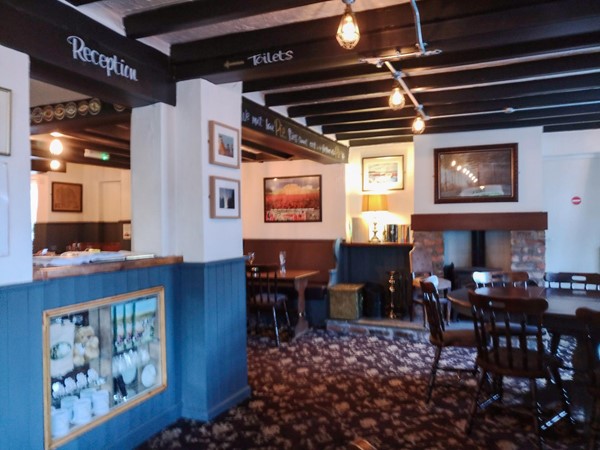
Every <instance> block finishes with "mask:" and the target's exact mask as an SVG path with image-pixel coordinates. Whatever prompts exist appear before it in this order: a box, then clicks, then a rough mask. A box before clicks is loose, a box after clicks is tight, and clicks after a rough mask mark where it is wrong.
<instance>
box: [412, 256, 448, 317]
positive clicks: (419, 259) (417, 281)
mask: <svg viewBox="0 0 600 450" xmlns="http://www.w3.org/2000/svg"><path fill="white" fill-rule="evenodd" d="M408 259H409V264H410V273H411V279H412V294H411V295H409V305H408V313H409V318H410V321H411V322H412V321H413V319H414V304H415V303H416V304H420V305H422V301H421V298H422V292H421V281H423V280H424V279H425V278H427V277H430V276H432V275H435V274H434V273H433V262H432V260H431V255H430V254H429V252H427V251H426V250H425V249H424V248H422V247H413V248H412V250H411V251H410V252H409V253H408ZM437 283H438V285H437V288H438V290H440V291H442V292H446V291H447V290H448V289H451V288H452V283H451V282H450V280H447V279H445V278H441V277H438V278H437ZM448 308H449V309H450V305H449V306H448ZM449 314H450V313H449ZM449 317H450V316H449ZM425 324H426V320H425V310H423V326H425Z"/></svg>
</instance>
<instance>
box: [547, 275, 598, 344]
mask: <svg viewBox="0 0 600 450" xmlns="http://www.w3.org/2000/svg"><path fill="white" fill-rule="evenodd" d="M544 286H545V287H547V288H552V289H570V290H573V291H576V290H582V289H585V290H592V291H596V290H599V289H600V274H598V273H583V272H579V273H578V272H546V273H545V274H544ZM550 334H551V338H550V351H551V352H552V354H554V355H555V354H556V352H557V351H558V346H559V344H560V338H561V333H559V332H557V331H555V330H550Z"/></svg>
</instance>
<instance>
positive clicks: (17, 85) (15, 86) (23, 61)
mask: <svg viewBox="0 0 600 450" xmlns="http://www.w3.org/2000/svg"><path fill="white" fill-rule="evenodd" d="M0 87H2V88H4V89H9V90H10V91H11V108H10V152H11V154H10V156H0V164H1V165H3V166H4V168H5V169H6V170H3V172H4V173H6V175H7V176H6V178H7V180H6V181H7V182H6V183H5V184H6V186H5V187H6V189H7V192H0V196H4V198H5V199H7V200H6V201H7V203H8V205H7V206H8V207H7V208H6V210H7V211H8V214H7V215H4V214H3V215H2V217H0V221H2V223H1V224H0V232H3V233H4V234H5V236H0V239H4V241H5V242H6V241H8V248H7V251H6V252H2V254H1V255H0V285H8V284H15V283H24V282H28V281H31V279H32V269H31V267H32V246H31V244H32V243H31V214H30V209H29V207H28V205H29V191H30V188H29V183H30V181H29V174H30V170H31V147H30V143H29V57H28V56H27V55H26V54H24V53H20V52H17V51H14V50H11V49H8V48H6V47H2V46H0ZM0 189H2V187H0ZM6 233H7V235H6Z"/></svg>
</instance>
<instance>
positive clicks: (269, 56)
mask: <svg viewBox="0 0 600 450" xmlns="http://www.w3.org/2000/svg"><path fill="white" fill-rule="evenodd" d="M247 59H248V60H250V61H251V62H252V65H253V66H254V67H256V66H260V65H261V64H273V63H277V62H285V61H290V60H292V59H294V50H285V51H284V50H279V51H278V52H273V53H271V52H265V53H257V54H256V55H252V56H249V57H248V58H247Z"/></svg>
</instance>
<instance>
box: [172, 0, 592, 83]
mask: <svg viewBox="0 0 600 450" xmlns="http://www.w3.org/2000/svg"><path fill="white" fill-rule="evenodd" d="M574 1H575V3H577V5H576V7H574V8H572V9H571V8H570V7H569V8H567V10H566V11H565V8H564V7H565V3H564V2H560V1H558V2H547V3H544V4H543V5H540V4H533V5H527V6H522V7H521V8H517V12H515V10H502V11H494V12H490V13H489V14H485V15H484V16H478V15H468V16H463V17H459V18H457V19H455V20H450V21H448V23H446V22H444V23H442V22H437V21H436V22H431V23H430V22H427V21H425V23H424V24H423V35H424V37H425V41H428V42H429V48H430V49H433V48H437V47H439V48H441V49H442V50H443V51H444V52H457V53H460V52H465V51H478V52H479V55H480V58H483V57H485V56H486V54H485V53H486V51H487V49H488V48H494V47H502V46H508V45H513V46H519V45H523V44H522V40H517V39H516V38H514V36H513V33H512V31H513V30H514V31H515V34H519V33H520V32H521V31H520V30H526V31H527V36H526V39H525V38H522V39H525V41H526V42H536V41H538V40H543V39H548V38H552V39H557V38H563V37H564V38H569V37H571V36H575V35H579V34H582V33H592V32H597V31H598V30H597V25H596V23H597V21H596V22H595V19H600V11H598V12H596V10H597V9H598V8H592V11H591V12H590V11H589V10H585V11H584V10H583V7H582V4H586V5H587V4H588V3H589V0H587V1H586V0H574ZM569 5H570V3H569ZM463 7H464V5H463ZM561 8H562V10H561ZM547 9H549V11H550V12H547V11H546V10H547ZM590 16H591V17H590ZM564 22H568V23H569V27H565V26H564V25H563V24H564ZM500 24H502V25H503V26H504V27H505V28H503V29H502V30H501V31H499V32H492V31H490V30H499V29H500V28H499V27H500ZM506 24H510V25H509V28H508V30H507V29H506ZM434 32H435V33H434ZM433 36H435V37H436V39H437V40H438V41H439V45H438V42H435V40H434V39H433V38H432V37H433ZM278 38H279V36H278V35H274V34H272V35H271V39H272V41H271V42H279V41H278ZM282 38H283V37H282ZM223 39H225V37H223ZM302 39H304V38H302ZM248 42H251V41H250V40H248ZM361 43H363V46H362V47H360V48H359V47H357V49H356V52H355V53H353V54H354V55H355V57H356V58H358V57H359V55H363V56H375V55H381V54H382V53H385V52H392V51H395V49H399V48H404V49H409V50H411V49H412V50H414V44H415V33H414V28H413V27H412V26H411V27H404V28H392V29H389V28H388V29H383V30H380V31H376V32H373V33H369V32H365V33H364V36H362V38H361ZM336 45H337V44H336V43H335V40H334V39H332V38H331V37H327V38H323V39H321V40H320V39H315V40H312V41H310V42H299V43H297V44H290V45H289V46H288V47H289V48H286V49H289V50H293V51H294V55H295V56H294V58H295V60H300V61H301V62H302V65H303V66H305V68H304V71H305V72H308V71H310V70H317V69H333V68H336V67H343V66H346V65H354V64H356V61H351V60H348V59H347V58H346V57H345V56H344V55H348V53H343V52H340V50H341V49H339V47H337V48H336ZM236 48H240V47H236ZM279 49H281V48H280V47H279ZM276 50H277V48H276V47H274V46H273V45H272V44H271V45H270V46H268V47H262V48H261V51H263V52H266V51H276ZM253 52H255V50H252V51H249V52H247V53H235V54H231V53H229V54H226V53H223V54H221V55H220V56H217V57H214V58H204V59H203V61H201V62H198V61H197V62H196V63H190V64H179V60H178V59H177V58H174V69H175V73H176V77H177V79H187V78H191V77H193V76H194V75H195V76H202V77H205V78H207V79H210V81H213V82H215V83H220V82H230V81H234V80H235V79H237V80H248V79H257V78H258V77H256V75H251V72H256V71H258V72H260V73H261V74H262V76H263V77H273V76H277V75H281V71H282V70H285V66H290V65H292V63H293V62H295V61H293V62H292V63H290V62H286V63H280V64H270V65H260V66H256V67H251V66H250V65H249V64H246V62H245V61H246V59H247V58H248V57H249V56H250V54H252V53H253ZM323 54H326V55H328V59H327V60H326V61H319V63H318V65H317V63H316V61H315V60H314V59H313V58H314V57H315V56H317V58H319V55H323ZM197 55H198V54H197V53H196V56H195V57H196V59H197ZM338 58H339V59H338ZM232 60H237V61H242V62H244V64H243V65H242V64H240V65H239V66H236V67H235V68H234V69H233V70H225V67H226V64H227V62H228V61H229V62H230V61H232ZM181 62H183V60H182V61H181ZM309 68H310V69H309ZM296 70H302V68H296Z"/></svg>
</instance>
